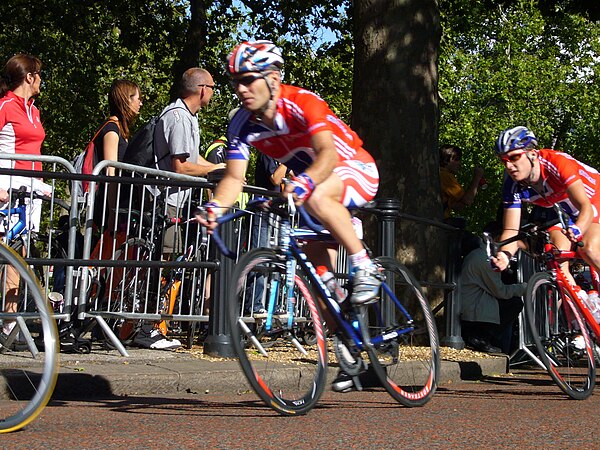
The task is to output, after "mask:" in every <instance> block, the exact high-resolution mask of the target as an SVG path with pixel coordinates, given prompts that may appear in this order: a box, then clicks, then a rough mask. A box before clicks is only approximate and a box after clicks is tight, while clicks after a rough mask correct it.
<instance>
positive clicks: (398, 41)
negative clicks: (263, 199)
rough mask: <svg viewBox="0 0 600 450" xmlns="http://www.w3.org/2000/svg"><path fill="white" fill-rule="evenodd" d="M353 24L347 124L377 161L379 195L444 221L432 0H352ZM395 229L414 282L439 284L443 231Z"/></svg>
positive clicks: (399, 253) (408, 223) (409, 225)
mask: <svg viewBox="0 0 600 450" xmlns="http://www.w3.org/2000/svg"><path fill="white" fill-rule="evenodd" d="M354 24H355V31H354V44H355V57H354V67H355V70H354V90H353V113H352V124H353V128H354V129H355V130H356V131H357V132H358V134H359V136H360V137H361V138H362V139H363V140H364V145H365V148H366V149H367V150H368V151H370V152H371V154H373V156H374V157H375V159H376V160H377V163H378V167H379V171H380V177H381V182H380V187H379V193H378V198H396V199H398V200H399V202H400V211H401V212H402V213H407V214H411V215H414V216H419V217H423V218H427V219H440V220H441V218H442V207H441V201H440V197H439V192H440V188H439V156H438V150H437V147H438V142H437V141H438V122H439V110H438V68H437V63H438V47H439V42H440V18H439V9H438V4H437V1H436V0H354ZM396 229H397V235H396V257H397V258H398V259H399V260H400V261H402V262H404V263H405V264H407V265H408V266H410V267H411V269H413V271H414V272H415V275H416V276H417V278H418V279H420V280H425V279H427V280H437V281H440V279H442V278H443V275H442V273H443V270H440V269H441V267H443V264H444V261H445V251H443V252H440V248H443V247H441V246H442V245H445V244H444V243H443V242H444V240H445V239H443V233H441V232H440V231H439V229H437V228H436V227H434V226H430V225H423V224H420V223H416V222H414V221H412V220H408V219H407V220H400V221H397V226H396ZM440 256H441V258H440ZM440 266H441V267H440Z"/></svg>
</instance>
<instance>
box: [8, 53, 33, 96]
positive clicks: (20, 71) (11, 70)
mask: <svg viewBox="0 0 600 450" xmlns="http://www.w3.org/2000/svg"><path fill="white" fill-rule="evenodd" d="M41 69H42V62H41V61H40V60H39V59H38V58H36V57H35V56H31V55H26V54H25V53H19V54H17V55H15V56H13V57H12V58H10V59H9V60H8V61H7V62H6V64H5V65H4V68H3V69H2V73H1V74H0V97H4V96H5V95H6V93H7V92H8V91H14V90H15V89H16V88H18V87H19V86H20V85H21V84H23V81H25V78H26V77H27V74H28V73H32V74H33V73H39V72H40V70H41Z"/></svg>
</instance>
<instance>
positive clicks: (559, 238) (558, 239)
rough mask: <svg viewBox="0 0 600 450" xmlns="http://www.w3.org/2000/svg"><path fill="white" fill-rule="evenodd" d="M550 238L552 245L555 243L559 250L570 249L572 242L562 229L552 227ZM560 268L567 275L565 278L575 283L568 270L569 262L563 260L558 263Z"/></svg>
mask: <svg viewBox="0 0 600 450" xmlns="http://www.w3.org/2000/svg"><path fill="white" fill-rule="evenodd" d="M549 234H550V240H551V241H552V243H553V244H554V245H556V247H558V248H559V249H560V250H570V249H571V246H572V242H571V241H570V240H569V238H567V236H565V235H564V234H563V232H562V230H560V229H552V230H550V233H549ZM560 268H561V269H562V271H563V273H564V274H565V276H566V277H567V279H568V280H569V282H570V283H571V284H573V285H575V284H576V283H575V279H574V278H573V275H571V271H570V270H569V263H568V262H564V263H562V264H561V265H560Z"/></svg>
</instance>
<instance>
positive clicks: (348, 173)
mask: <svg viewBox="0 0 600 450" xmlns="http://www.w3.org/2000/svg"><path fill="white" fill-rule="evenodd" d="M326 130H327V131H331V133H332V135H333V140H334V143H335V148H336V150H337V154H338V164H337V166H336V168H335V169H334V173H336V174H337V175H338V176H339V177H340V178H341V179H342V181H343V183H344V193H343V195H342V204H344V205H345V206H347V207H356V206H361V205H363V204H364V203H366V202H368V201H369V200H372V199H373V198H374V197H375V194H376V193H377V188H378V186H379V173H378V171H377V166H376V165H375V162H374V161H373V157H372V156H371V155H370V154H369V153H368V152H367V151H366V150H365V149H363V148H362V141H361V140H360V138H359V137H358V135H357V134H356V133H355V132H354V131H352V129H350V127H348V126H347V125H346V124H345V123H344V122H342V121H341V120H340V119H339V118H338V117H337V116H336V115H335V114H334V113H333V112H332V111H331V109H330V108H329V107H328V106H327V103H325V101H324V100H322V99H321V98H320V97H319V96H317V95H316V94H314V93H312V92H310V91H307V90H305V89H302V88H298V87H295V86H289V85H281V95H280V97H279V99H278V101H277V113H276V116H275V127H274V128H273V129H271V128H269V127H267V126H266V125H265V124H264V123H262V122H261V121H260V120H258V119H257V118H256V117H255V116H254V115H253V114H252V113H251V112H249V111H247V110H245V109H240V110H239V111H238V112H237V113H236V114H235V116H234V117H233V118H232V120H231V122H230V123H229V127H228V130H227V134H228V136H227V137H228V142H229V144H228V148H227V159H242V160H248V159H249V158H250V147H251V146H252V147H254V148H256V149H257V150H258V151H260V152H262V153H264V154H266V155H268V156H270V157H272V158H274V159H276V160H278V161H279V162H281V163H282V164H285V165H286V166H287V167H288V169H290V170H292V171H293V172H294V173H295V174H300V173H302V172H304V171H305V170H306V168H307V167H308V166H310V165H311V164H312V163H313V161H314V160H315V157H316V153H315V151H314V149H313V148H312V143H311V137H312V136H313V135H314V134H316V133H319V132H321V131H326Z"/></svg>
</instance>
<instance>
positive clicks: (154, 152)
mask: <svg viewBox="0 0 600 450" xmlns="http://www.w3.org/2000/svg"><path fill="white" fill-rule="evenodd" d="M176 109H183V110H185V111H188V112H189V109H187V108H184V107H183V106H175V107H173V108H170V109H167V110H166V111H163V112H162V113H161V114H160V115H159V116H158V117H157V118H156V123H157V124H158V121H159V120H160V119H161V118H162V116H164V115H165V114H166V113H168V112H170V111H175V110H176ZM190 114H191V113H190ZM153 133H154V134H156V128H155V129H154V132H153ZM154 142H155V139H154V135H153V136H152V153H153V154H154V164H155V166H156V168H157V169H158V163H159V162H161V161H162V160H163V159H165V158H166V157H167V156H170V155H171V152H167V153H165V154H164V155H162V156H161V157H160V158H159V157H158V156H157V155H156V150H155V149H154Z"/></svg>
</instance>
